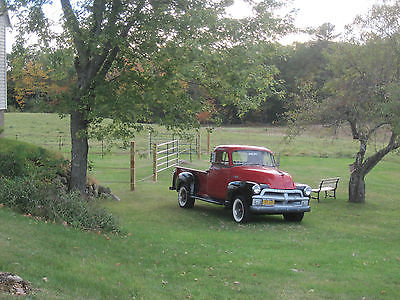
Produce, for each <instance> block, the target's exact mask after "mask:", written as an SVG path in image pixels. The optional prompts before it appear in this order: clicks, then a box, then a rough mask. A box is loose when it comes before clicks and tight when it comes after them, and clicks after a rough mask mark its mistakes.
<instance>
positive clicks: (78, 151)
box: [69, 111, 89, 194]
mask: <svg viewBox="0 0 400 300" xmlns="http://www.w3.org/2000/svg"><path fill="white" fill-rule="evenodd" d="M70 127H71V142H72V148H71V181H70V186H69V188H70V190H78V191H79V192H81V193H82V194H83V193H84V192H85V189H86V175H87V159H88V150H89V145H88V136H87V122H86V120H85V118H84V115H83V114H82V113H81V112H77V111H74V112H72V113H71V125H70Z"/></svg>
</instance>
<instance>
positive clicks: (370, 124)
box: [295, 1, 400, 203]
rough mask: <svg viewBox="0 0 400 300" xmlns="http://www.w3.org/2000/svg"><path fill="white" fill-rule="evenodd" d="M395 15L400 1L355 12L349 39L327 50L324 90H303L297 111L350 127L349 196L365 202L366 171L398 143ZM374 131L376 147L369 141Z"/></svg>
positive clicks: (399, 34) (399, 58)
mask: <svg viewBox="0 0 400 300" xmlns="http://www.w3.org/2000/svg"><path fill="white" fill-rule="evenodd" d="M399 19H400V2H399V1H396V3H395V4H393V5H379V6H374V7H373V8H372V9H371V11H370V12H369V14H368V15H367V16H365V17H358V18H357V19H356V20H355V22H354V23H353V24H352V25H351V26H349V27H348V29H349V32H348V40H347V41H345V42H341V43H337V44H336V45H335V47H333V48H332V51H330V53H329V55H328V60H329V69H330V71H331V72H332V79H331V80H328V81H327V83H326V85H325V91H326V92H327V93H328V96H327V97H326V98H325V99H324V100H323V101H316V98H315V97H314V95H313V94H312V93H311V94H307V93H305V95H306V97H304V98H303V103H302V106H301V108H302V109H299V110H298V113H300V114H297V115H296V117H295V119H297V121H306V122H308V123H309V122H319V123H323V124H328V125H333V126H341V125H343V124H347V125H348V126H349V128H350V129H351V132H352V136H353V139H354V140H357V141H358V142H359V147H358V152H357V153H356V154H355V161H354V163H353V164H352V165H351V175H350V181H349V201H350V202H355V203H364V202H365V176H366V175H367V174H368V173H369V172H370V171H371V170H372V169H373V168H374V167H375V166H376V165H377V164H378V163H379V162H380V161H381V160H382V159H383V158H384V157H385V156H386V155H387V154H389V153H390V152H392V151H394V150H396V149H397V148H399V147H400V55H399V54H400V46H399V45H400V26H399V25H398V20H399ZM305 110H306V111H307V113H305V112H304V111H305ZM301 114H303V115H301ZM375 136H379V138H380V142H381V143H382V144H381V145H382V146H381V147H380V148H379V147H378V146H376V147H370V146H371V144H372V143H371V140H372V139H373V138H374V137H375ZM385 136H387V138H386V139H385V138H384V137H385Z"/></svg>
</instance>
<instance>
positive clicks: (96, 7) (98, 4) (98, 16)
mask: <svg viewBox="0 0 400 300" xmlns="http://www.w3.org/2000/svg"><path fill="white" fill-rule="evenodd" d="M105 6H106V3H105V1H104V0H95V1H94V3H93V19H94V22H93V23H94V24H93V29H92V32H93V34H94V35H96V36H97V35H99V34H100V32H101V23H102V21H103V14H104V11H105Z"/></svg>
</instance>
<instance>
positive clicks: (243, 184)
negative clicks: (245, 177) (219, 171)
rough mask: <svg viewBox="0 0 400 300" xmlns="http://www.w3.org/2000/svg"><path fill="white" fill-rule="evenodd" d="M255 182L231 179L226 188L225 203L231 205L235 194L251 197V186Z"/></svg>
mask: <svg viewBox="0 0 400 300" xmlns="http://www.w3.org/2000/svg"><path fill="white" fill-rule="evenodd" d="M254 184H255V183H254V182H250V181H232V182H230V183H228V187H227V189H226V200H227V204H229V205H232V202H233V200H234V197H235V196H236V195H237V194H240V195H242V196H244V197H245V198H246V199H251V196H252V195H253V191H252V187H253V185H254Z"/></svg>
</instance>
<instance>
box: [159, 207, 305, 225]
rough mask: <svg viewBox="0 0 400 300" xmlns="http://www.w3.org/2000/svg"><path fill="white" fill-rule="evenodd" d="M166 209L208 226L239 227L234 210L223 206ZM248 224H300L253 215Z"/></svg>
mask: <svg viewBox="0 0 400 300" xmlns="http://www.w3.org/2000/svg"><path fill="white" fill-rule="evenodd" d="M165 209H167V210H169V211H171V213H173V212H172V211H175V213H176V210H180V211H182V212H183V213H185V214H186V215H187V216H190V218H194V219H195V220H196V221H199V222H204V223H206V224H210V222H211V223H215V222H220V223H221V222H222V223H225V224H227V225H228V224H233V225H238V224H236V223H235V222H234V220H233V217H232V209H231V208H227V207H225V206H222V205H214V204H210V203H206V202H202V201H196V202H195V205H194V207H193V208H191V209H182V208H180V207H179V206H178V204H176V205H168V206H165ZM247 224H253V225H255V224H261V225H266V224H268V225H282V224H291V225H293V224H299V223H293V222H287V221H285V220H284V219H283V216H282V215H252V217H251V220H250V221H249V222H248V223H247ZM244 225H246V224H244ZM242 226H243V225H242Z"/></svg>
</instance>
